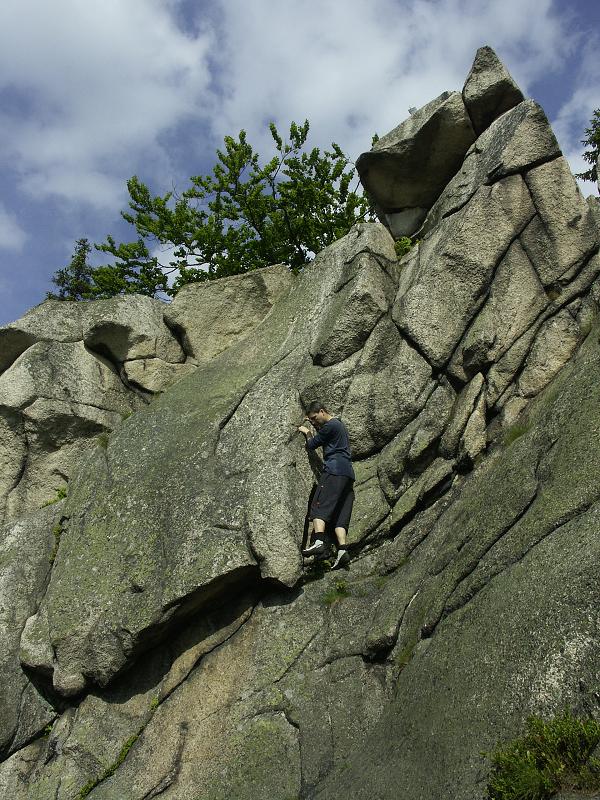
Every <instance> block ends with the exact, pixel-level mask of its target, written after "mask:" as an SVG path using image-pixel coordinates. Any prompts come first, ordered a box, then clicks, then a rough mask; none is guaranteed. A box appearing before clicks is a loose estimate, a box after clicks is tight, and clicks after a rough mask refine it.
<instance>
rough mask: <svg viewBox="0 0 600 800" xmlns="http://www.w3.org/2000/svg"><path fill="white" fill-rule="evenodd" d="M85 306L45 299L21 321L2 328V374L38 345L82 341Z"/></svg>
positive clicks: (0, 360)
mask: <svg viewBox="0 0 600 800" xmlns="http://www.w3.org/2000/svg"><path fill="white" fill-rule="evenodd" d="M82 305H83V304H82V303H74V302H70V301H68V300H45V301H44V302H43V303H40V305H39V306H35V308H32V309H31V311H28V312H27V313H26V314H25V315H24V316H23V317H21V319H19V320H17V321H16V322H12V323H11V324H10V325H6V326H5V327H3V328H0V372H3V371H4V370H5V369H8V367H10V365H11V364H12V363H13V362H14V361H16V360H17V358H18V357H19V356H20V355H21V354H22V353H24V352H25V350H27V348H28V347H31V345H33V344H35V343H36V342H76V341H78V340H79V339H81V338H82V335H83V328H82V313H83V309H82Z"/></svg>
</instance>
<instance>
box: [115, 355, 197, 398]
mask: <svg viewBox="0 0 600 800" xmlns="http://www.w3.org/2000/svg"><path fill="white" fill-rule="evenodd" d="M195 368H196V367H195V365H194V364H170V363H168V362H167V361H163V360H162V359H161V358H138V359H136V360H135V361H126V362H125V363H124V365H123V370H124V371H125V377H126V378H127V380H128V381H129V383H131V384H134V385H135V386H139V387H140V389H143V390H144V391H145V392H150V393H151V394H157V393H158V392H164V391H165V389H168V388H169V386H172V385H173V384H174V383H176V382H177V381H178V380H180V379H181V378H183V377H185V376H186V375H189V374H190V372H193V370H194V369H195Z"/></svg>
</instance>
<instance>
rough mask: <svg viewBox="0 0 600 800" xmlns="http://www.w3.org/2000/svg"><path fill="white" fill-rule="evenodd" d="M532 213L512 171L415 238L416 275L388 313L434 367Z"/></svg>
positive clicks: (526, 194)
mask: <svg viewBox="0 0 600 800" xmlns="http://www.w3.org/2000/svg"><path fill="white" fill-rule="evenodd" d="M533 214H534V208H533V205H532V202H531V199H530V197H529V192H528V191H527V187H526V186H525V183H524V182H523V180H522V179H521V178H520V177H519V176H518V175H514V176H512V177H509V178H505V179H504V180H502V181H498V183H495V184H494V185H493V186H490V187H488V186H482V187H481V188H480V189H478V190H477V192H476V193H475V195H474V196H473V198H472V200H471V201H470V202H469V203H468V204H467V205H466V206H465V207H464V208H463V209H461V211H459V212H457V213H456V214H454V215H453V216H452V217H449V218H448V219H446V220H444V221H443V222H442V223H440V225H439V226H438V227H437V228H436V230H435V231H434V232H433V233H432V234H431V235H430V236H428V237H427V238H426V239H424V240H423V242H421V245H420V247H419V251H420V252H419V273H418V276H417V278H416V280H414V282H413V283H412V285H411V287H410V288H409V289H408V290H407V291H406V292H405V293H404V294H402V295H401V296H400V297H399V298H398V299H397V301H396V303H395V305H394V309H393V318H394V321H395V322H396V324H397V325H398V327H399V328H400V330H401V331H403V332H405V333H406V334H407V335H408V337H409V338H410V340H411V341H413V342H415V343H416V344H417V346H418V347H419V350H420V351H421V352H423V353H424V354H425V356H426V357H427V358H428V360H429V361H430V362H431V364H433V365H434V366H436V367H442V366H443V365H444V364H445V363H446V362H447V361H448V359H449V358H450V356H451V355H452V352H453V350H454V348H455V347H456V345H457V344H458V342H459V340H460V338H461V337H462V335H463V333H464V331H465V328H466V327H467V325H468V323H469V321H470V320H471V319H472V318H473V316H474V314H475V312H476V311H477V309H478V307H479V305H480V304H481V299H482V298H483V296H484V295H485V292H486V290H487V287H488V286H489V284H490V281H491V278H492V275H493V272H494V269H495V267H496V265H497V264H498V263H499V262H500V260H501V259H502V258H503V256H504V254H505V253H506V250H507V249H508V247H509V245H510V243H511V242H512V240H513V239H514V238H516V236H517V235H518V234H519V233H520V232H521V230H522V229H523V228H524V227H525V225H526V224H527V223H528V222H529V220H530V219H531V218H532V216H533ZM424 319H427V325H423V320H424Z"/></svg>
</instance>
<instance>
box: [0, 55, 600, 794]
mask: <svg viewBox="0 0 600 800" xmlns="http://www.w3.org/2000/svg"><path fill="white" fill-rule="evenodd" d="M463 98H464V100H463ZM471 121H472V122H473V125H472V126H471ZM453 126H454V127H453ZM473 127H474V128H475V132H473ZM469 131H470V132H469ZM448 142H450V143H451V144H452V147H449V148H448V150H447V152H446V151H445V150H444V147H445V146H446V144H447V143H448ZM454 145H456V147H455V146H454ZM425 150H426V151H427V155H424V152H425ZM444 152H446V159H445V162H444V159H443V158H442V156H441V154H442V153H444ZM435 158H439V159H440V163H439V164H438V163H437V162H435ZM442 162H444V163H442ZM361 163H362V166H361V171H362V174H363V176H365V175H369V176H370V177H365V182H366V188H367V189H368V191H369V192H370V193H372V195H373V196H374V197H375V198H376V200H377V203H378V204H379V209H380V211H381V212H382V215H383V212H385V213H387V214H388V217H387V218H386V217H385V216H384V219H386V222H387V224H388V227H389V229H391V232H392V234H393V233H395V232H396V233H398V231H397V230H396V231H394V225H393V224H392V223H394V219H393V218H392V216H393V214H396V213H397V214H400V215H402V214H404V215H405V216H404V217H403V219H408V217H410V215H411V214H413V211H414V210H415V209H417V208H418V209H420V210H419V211H418V213H416V212H415V213H414V214H413V217H412V223H411V224H413V225H415V224H416V225H419V226H422V227H421V232H420V233H419V238H420V242H419V243H418V244H416V245H415V246H414V247H413V248H412V249H411V250H410V252H409V253H408V254H407V255H406V256H404V257H403V258H402V259H401V260H400V261H399V260H398V259H397V256H396V252H395V249H394V240H393V236H392V235H391V234H390V230H388V229H386V226H384V225H383V224H378V223H368V224H361V225H357V226H355V227H354V228H353V229H352V230H351V231H350V232H349V233H348V234H347V235H346V236H345V237H343V238H342V239H340V240H338V241H337V242H336V243H335V244H333V245H331V246H330V247H328V248H327V249H326V250H324V251H323V252H322V253H320V254H318V255H317V256H316V258H315V260H314V262H313V263H312V264H311V265H309V266H308V267H307V268H306V269H305V270H304V271H303V272H302V273H300V274H299V275H298V276H296V277H293V276H292V275H291V274H290V273H289V272H288V271H287V269H286V268H284V267H282V266H281V265H278V266H275V267H270V268H268V269H266V270H260V271H257V272H256V273H251V274H249V275H245V276H238V277H236V278H233V279H225V280H223V281H217V282H215V283H212V284H211V283H208V284H199V285H196V286H190V287H187V289H185V290H182V292H181V293H180V295H178V297H177V298H176V300H175V301H174V302H173V303H172V304H171V306H169V307H168V308H165V307H164V306H162V305H161V304H157V302H156V301H150V300H148V299H147V298H133V299H132V298H127V299H121V300H117V301H102V302H103V303H104V304H105V305H103V306H101V305H99V304H96V303H92V304H78V303H76V304H66V305H65V304H52V303H44V304H42V306H40V307H38V308H37V309H34V310H33V311H32V312H30V314H28V315H26V316H25V317H24V318H23V319H22V320H19V321H18V322H17V323H14V324H13V325H12V326H8V327H7V328H5V329H3V330H1V331H0V363H1V364H2V365H3V367H2V368H3V370H4V372H3V373H2V374H1V375H0V470H1V471H0V480H1V481H3V483H2V484H1V486H2V491H3V492H4V495H3V496H4V497H5V498H6V500H5V503H6V509H7V511H6V514H7V517H8V518H10V522H9V523H8V524H7V525H5V527H4V529H3V533H2V537H3V555H2V557H1V558H0V631H1V634H0V635H1V636H2V639H3V644H4V649H3V653H4V654H5V655H4V656H3V660H2V663H1V664H0V679H1V681H2V692H3V694H2V697H3V707H2V713H1V714H0V736H1V737H2V738H1V741H2V744H1V745H0V746H1V747H2V754H1V756H2V758H3V759H4V760H3V761H2V763H0V794H2V796H6V797H11V798H15V800H47V798H49V797H52V798H54V799H55V800H72V798H75V797H90V798H91V800H124V798H126V799H127V800H149V799H150V798H153V797H161V798H165V799H166V800H169V798H172V800H199V798H202V800H225V799H226V798H227V800H228V799H229V798H232V797H235V798H239V800H244V799H245V798H247V800H254V799H255V798H257V797H265V796H269V797H271V798H273V800H290V798H292V797H294V798H303V799H304V800H316V798H319V799H320V798H322V799H323V800H330V799H331V800H334V798H336V799H337V798H338V797H340V796H344V797H348V798H350V800H353V799H355V800H364V798H366V797H369V798H371V797H373V798H379V799H380V800H388V799H389V800H392V798H397V797H399V796H402V797H403V798H407V800H421V798H429V797H453V798H457V800H463V799H464V800H473V798H481V800H483V798H484V797H485V796H486V781H487V775H488V773H489V768H490V764H489V760H487V759H486V758H485V756H483V755H482V753H483V752H485V751H490V750H492V749H493V748H494V746H495V744H496V743H497V742H498V741H499V740H505V739H508V738H510V737H512V736H515V735H518V734H519V733H520V732H521V731H522V729H523V725H524V721H525V719H526V718H527V716H529V715H530V714H543V715H545V714H553V713H555V712H557V711H559V710H561V709H562V708H563V707H564V706H568V707H571V708H573V709H574V710H575V711H576V712H577V713H581V714H587V715H589V714H592V715H597V713H598V707H597V699H596V687H597V685H598V681H599V680H600V673H599V670H598V664H599V663H600V660H599V647H600V645H599V641H600V639H599V635H598V634H599V631H598V625H599V621H598V614H597V608H598V603H599V600H600V597H599V596H598V592H599V590H598V587H599V586H600V580H599V578H600V575H599V567H598V564H599V563H600V559H599V555H600V554H599V552H598V549H599V546H598V537H597V527H598V515H599V514H600V505H599V503H600V487H599V485H598V480H597V475H598V467H599V463H598V462H599V460H600V438H599V435H598V431H599V430H600V425H599V411H598V409H599V408H600V403H599V401H600V397H599V392H600V389H599V387H600V344H599V337H600V323H599V322H598V320H597V318H598V310H599V303H600V280H599V279H598V276H599V275H600V257H599V256H598V247H599V240H598V226H597V224H596V223H595V210H594V206H593V204H591V203H586V202H585V201H583V200H582V198H581V196H580V194H579V192H578V190H577V187H576V183H575V180H574V179H573V177H572V176H571V175H570V173H568V169H567V167H566V162H565V161H564V159H563V158H562V156H561V155H560V151H559V149H558V145H557V143H556V139H555V138H554V135H553V133H552V131H551V129H550V127H549V125H548V122H547V120H546V118H545V116H544V114H543V111H542V110H541V109H540V108H539V106H537V105H536V104H535V103H533V102H531V101H528V100H523V99H522V96H521V95H520V92H519V90H518V88H517V87H516V86H515V85H514V82H512V79H510V76H509V75H508V73H507V71H506V70H505V69H504V67H503V66H502V64H501V63H500V62H499V61H498V59H497V57H496V56H495V54H494V53H493V52H492V51H491V50H490V49H489V48H482V49H480V50H479V51H478V53H477V56H476V59H475V63H474V66H473V69H472V71H471V74H470V75H469V77H468V79H467V82H466V84H465V87H464V89H463V93H462V95H461V94H460V93H458V92H455V93H447V94H445V95H443V96H442V97H441V98H438V99H437V100H435V101H433V103H431V104H429V105H428V106H425V107H424V109H422V110H421V111H420V112H417V113H416V114H415V115H413V116H412V117H411V118H410V120H408V121H407V122H405V123H403V124H401V125H400V126H399V127H398V128H397V129H396V130H395V131H394V132H393V135H392V134H390V135H389V136H388V137H384V138H383V139H382V140H380V143H379V147H376V148H375V150H374V151H372V153H371V154H369V156H368V157H367V158H365V159H363V160H362V162H361ZM410 176H413V177H414V176H421V177H422V178H423V180H422V181H421V183H422V185H421V186H419V187H417V188H415V187H413V186H411V181H412V183H414V182H415V181H414V180H413V178H411V177H410ZM413 190H414V191H415V192H416V191H419V192H422V194H421V195H420V196H417V195H416V194H414V195H410V194H409V192H410V191H413ZM378 192H381V194H380V195H379V196H378V195H377V193H378ZM396 192H397V193H398V194H395V193H396ZM402 192H404V194H402ZM386 193H387V194H386ZM411 209H412V210H411ZM407 210H408V211H407ZM405 212H406V213H405ZM408 212H410V213H408ZM415 220H416V221H415ZM397 221H398V220H397V219H396V222H397ZM128 303H130V305H128ZM59 314H60V315H62V317H64V318H65V320H66V321H65V323H64V324H63V325H62V326H61V324H60V320H59ZM249 334H251V335H249ZM69 376H71V379H69ZM316 398H319V399H322V400H324V401H325V402H326V403H327V404H328V405H329V408H330V410H331V411H332V412H333V413H335V414H339V415H341V416H342V418H343V419H344V420H345V422H346V424H347V426H348V429H349V434H350V439H351V445H352V448H353V454H354V458H355V470H356V484H355V493H356V503H355V509H354V514H353V520H352V525H351V527H350V531H349V543H350V551H351V554H352V562H351V566H350V569H349V570H348V571H345V572H332V573H329V572H327V571H325V572H324V573H323V571H321V570H319V567H318V565H310V566H309V567H308V571H306V569H304V571H303V564H302V560H301V557H300V548H301V545H302V542H303V538H304V537H305V536H306V534H307V520H306V512H307V501H308V497H309V493H310V491H311V488H312V487H313V486H314V481H315V477H316V476H317V475H318V474H319V469H320V464H319V462H318V459H315V458H314V457H311V458H310V459H309V458H308V457H307V454H306V452H305V450H304V447H303V442H302V439H301V437H300V436H299V435H298V434H297V433H296V428H297V426H298V425H299V424H300V423H301V422H302V419H303V416H304V408H303V407H304V405H306V404H307V403H308V402H309V401H311V400H313V399H316ZM150 399H151V400H152V402H148V401H149V400H150ZM91 409H94V412H92V411H91ZM59 413H60V414H62V417H59ZM93 413H95V414H96V415H97V416H95V417H94V416H92V414H93ZM77 415H79V416H77ZM110 415H112V416H110ZM84 423H85V424H84ZM75 453H76V454H77V459H76V456H75ZM59 474H60V475H61V476H62V477H61V481H62V482H61V483H60V485H57V487H56V488H61V487H64V486H68V494H67V497H66V498H65V499H64V500H61V501H60V502H58V503H56V504H52V505H49V506H47V507H44V508H42V509H41V510H34V509H35V506H36V505H41V503H42V502H43V501H44V500H52V499H54V498H55V497H56V488H55V487H54V486H53V485H52V486H51V491H49V492H47V494H46V495H44V491H43V487H47V486H49V485H51V482H52V479H53V476H55V475H59ZM47 495H49V496H47ZM282 764H285V770H282V766H281V765H282Z"/></svg>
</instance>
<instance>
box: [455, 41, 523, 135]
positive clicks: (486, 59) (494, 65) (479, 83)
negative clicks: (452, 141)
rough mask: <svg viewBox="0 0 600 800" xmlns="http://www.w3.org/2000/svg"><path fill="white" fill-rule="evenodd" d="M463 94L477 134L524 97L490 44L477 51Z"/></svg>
mask: <svg viewBox="0 0 600 800" xmlns="http://www.w3.org/2000/svg"><path fill="white" fill-rule="evenodd" d="M462 95H463V100H464V101H465V106H466V108H467V111H468V113H469V116H470V117H471V122H472V123H473V129H474V131H475V133H476V134H477V135H479V134H480V133H482V132H483V131H484V130H485V129H486V128H488V127H489V126H490V125H491V123H492V122H493V121H494V120H495V119H497V117H499V116H500V115H501V114H504V112H505V111H508V110H509V109H511V108H514V106H516V105H518V104H519V103H521V102H522V101H523V100H524V99H525V98H524V97H523V93H522V92H521V90H520V89H519V87H518V86H517V84H516V83H515V82H514V80H513V79H512V78H511V76H510V74H509V72H508V70H507V69H506V67H505V66H504V64H503V63H502V62H501V61H500V59H499V58H498V56H497V55H496V53H494V51H493V50H492V48H491V47H480V48H479V50H478V51H477V53H476V54H475V61H474V62H473V66H472V67H471V71H470V72H469V74H468V76H467V80H466V81H465V85H464V87H463V92H462Z"/></svg>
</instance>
